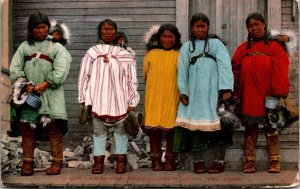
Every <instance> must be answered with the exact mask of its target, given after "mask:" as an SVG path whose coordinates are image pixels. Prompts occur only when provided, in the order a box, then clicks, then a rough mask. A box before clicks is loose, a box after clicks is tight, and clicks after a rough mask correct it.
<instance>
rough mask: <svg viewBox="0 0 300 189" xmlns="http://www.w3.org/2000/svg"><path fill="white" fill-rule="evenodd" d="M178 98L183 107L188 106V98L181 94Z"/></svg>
mask: <svg viewBox="0 0 300 189" xmlns="http://www.w3.org/2000/svg"><path fill="white" fill-rule="evenodd" d="M179 98H180V102H181V103H182V104H183V105H184V106H187V105H188V104H189V97H188V96H187V95H186V94H181V95H180V97H179Z"/></svg>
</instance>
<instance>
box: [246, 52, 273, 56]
mask: <svg viewBox="0 0 300 189" xmlns="http://www.w3.org/2000/svg"><path fill="white" fill-rule="evenodd" d="M254 55H265V56H269V55H267V54H265V53H263V52H252V53H247V56H254Z"/></svg>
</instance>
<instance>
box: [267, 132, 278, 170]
mask: <svg viewBox="0 0 300 189" xmlns="http://www.w3.org/2000/svg"><path fill="white" fill-rule="evenodd" d="M265 136H266V142H267V150H268V153H269V162H270V164H269V170H268V172H269V173H280V168H281V167H280V139H279V133H278V132H276V131H275V132H274V130H271V131H270V130H266V131H265Z"/></svg>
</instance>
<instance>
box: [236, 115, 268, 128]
mask: <svg viewBox="0 0 300 189" xmlns="http://www.w3.org/2000/svg"><path fill="white" fill-rule="evenodd" d="M240 119H241V124H242V125H243V126H247V125H252V126H254V125H260V124H265V123H266V121H267V118H266V116H262V117H256V116H250V115H243V114H242V115H241V116H240Z"/></svg>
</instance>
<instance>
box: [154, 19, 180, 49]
mask: <svg viewBox="0 0 300 189" xmlns="http://www.w3.org/2000/svg"><path fill="white" fill-rule="evenodd" d="M166 30H169V31H170V32H171V33H172V34H174V35H175V44H174V46H173V47H172V49H174V50H178V49H180V47H181V45H182V43H181V41H180V39H181V34H180V33H179V31H178V28H177V27H176V26H175V25H173V24H163V25H161V26H160V27H159V29H158V32H157V40H158V46H159V48H162V46H161V42H160V38H161V36H162V34H163V33H164V31H166Z"/></svg>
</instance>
